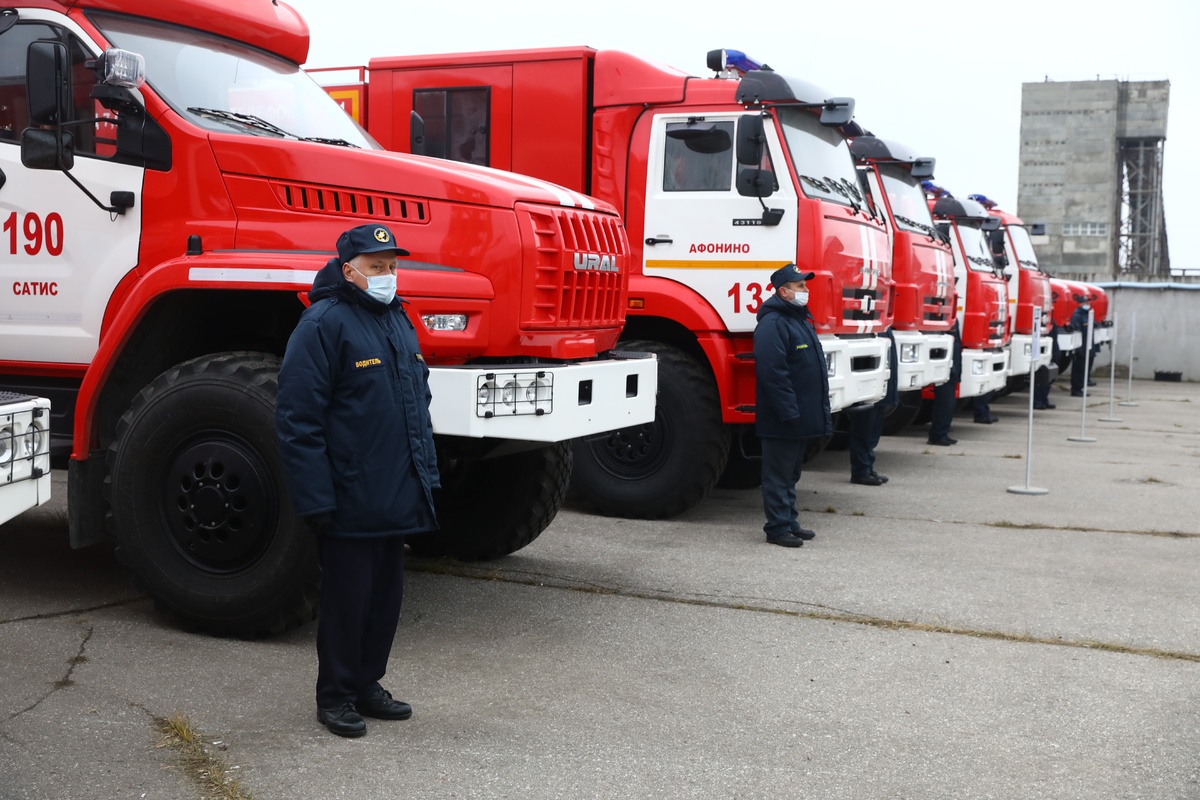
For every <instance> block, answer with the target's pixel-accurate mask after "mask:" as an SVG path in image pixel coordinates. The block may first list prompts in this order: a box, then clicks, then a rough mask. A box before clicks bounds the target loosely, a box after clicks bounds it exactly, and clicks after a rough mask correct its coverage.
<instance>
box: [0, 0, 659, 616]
mask: <svg viewBox="0 0 1200 800" xmlns="http://www.w3.org/2000/svg"><path fill="white" fill-rule="evenodd" d="M308 45H309V34H308V28H307V26H306V25H305V23H304V22H303V20H302V19H301V18H300V17H299V16H298V15H297V14H296V12H295V11H294V10H293V9H292V8H290V7H289V6H288V5H287V4H286V3H284V2H281V1H280V0H171V2H165V3H157V4H154V3H147V2H144V0H69V1H68V0H63V1H62V2H58V1H57V0H19V1H18V4H17V5H15V6H10V7H9V8H7V9H5V10H3V11H0V70H2V72H0V216H2V218H3V220H4V223H3V233H4V236H3V239H0V242H2V244H0V246H2V247H4V248H5V256H4V259H3V261H2V263H0V272H2V274H3V281H2V282H0V325H3V327H4V330H3V334H4V335H3V336H0V377H2V381H0V382H2V383H3V385H4V386H5V388H9V389H18V390H23V391H26V392H29V393H31V394H38V395H45V396H46V397H49V398H50V399H51V400H52V401H53V403H54V412H55V413H54V416H53V421H52V425H51V430H50V436H51V446H52V447H53V448H54V451H55V453H57V454H58V456H59V457H61V458H64V459H65V457H66V456H67V455H69V474H68V491H69V509H70V511H69V516H70V536H71V543H72V544H73V545H75V546H82V545H85V544H89V543H92V542H96V541H98V540H100V539H101V538H102V537H104V536H105V535H107V534H111V535H113V536H115V537H116V540H117V543H118V555H119V556H120V558H121V559H122V560H123V561H124V562H125V563H126V564H128V565H129V566H130V567H131V568H132V569H133V571H134V573H135V574H136V576H137V577H138V578H139V580H140V582H141V583H142V585H143V586H145V587H146V588H147V589H148V590H149V592H150V593H151V594H152V595H153V596H154V597H155V599H156V600H157V601H158V602H159V604H161V605H162V606H164V607H166V608H168V609H170V610H172V611H174V612H176V613H177V614H179V615H180V616H182V617H183V618H184V619H186V620H187V621H189V622H190V623H191V624H193V625H196V626H199V627H202V628H205V629H208V630H213V631H218V632H230V633H236V634H240V635H256V634H260V633H268V632H273V631H278V630H281V629H283V628H285V627H287V626H290V625H292V624H296V623H298V622H302V621H304V620H306V619H310V618H311V617H312V616H313V614H314V609H315V605H314V600H315V597H316V593H317V568H316V560H315V557H314V550H315V543H314V541H313V539H312V537H311V536H310V535H309V534H308V533H307V532H306V531H305V530H304V529H303V526H302V525H300V524H299V522H298V520H297V518H296V517H295V514H294V512H293V511H292V509H291V506H290V502H289V500H288V497H287V493H286V490H285V488H284V484H283V481H282V479H281V469H280V464H279V457H278V454H277V451H276V446H275V433H274V424H273V409H274V398H275V390H276V374H277V370H278V367H279V362H280V356H281V354H282V353H283V351H284V347H285V345H286V343H287V340H288V337H289V335H290V333H291V331H292V329H293V328H294V326H295V323H296V321H297V319H298V318H299V316H300V313H301V312H302V311H303V309H304V307H305V302H306V299H307V292H308V290H309V288H310V287H311V284H312V280H313V277H314V275H315V274H316V271H317V270H318V269H319V268H320V267H321V266H322V265H323V264H324V263H325V262H326V260H327V259H328V258H329V257H330V256H331V255H332V254H333V244H334V242H335V241H336V239H337V236H338V234H339V233H340V232H341V231H343V230H345V229H347V228H350V227H352V226H355V225H359V224H363V223H369V222H379V223H381V224H386V225H388V226H389V227H390V228H391V229H392V230H393V231H394V232H395V234H396V236H397V239H398V242H399V244H400V245H401V246H402V247H404V248H406V249H407V250H409V251H410V252H411V254H412V255H411V257H410V258H406V259H402V262H401V265H400V266H401V271H400V276H399V291H400V294H402V295H403V296H404V297H405V299H406V300H407V301H408V303H409V305H408V314H409V316H410V318H411V319H412V320H413V322H414V324H416V326H417V328H418V336H419V339H420V341H421V347H422V351H423V353H424V355H425V357H426V360H427V361H428V362H429V363H430V364H431V366H432V367H433V369H432V372H433V374H432V376H431V379H430V380H431V385H432V390H433V395H434V401H433V408H432V413H433V426H434V431H435V434H436V435H437V442H438V449H439V459H438V460H439V466H440V468H441V473H442V476H441V482H442V485H443V489H442V491H441V492H440V494H439V496H438V497H437V505H438V514H439V518H440V522H441V526H442V529H443V532H442V533H441V534H440V535H436V536H430V537H423V538H421V539H419V540H418V539H415V538H414V539H413V540H412V546H413V547H414V548H417V549H418V550H420V551H422V552H434V553H446V554H450V555H454V556H458V557H460V558H488V557H495V556H500V555H504V554H506V553H509V552H512V551H514V550H516V549H518V548H520V547H522V546H524V545H525V544H527V543H528V542H529V541H531V540H532V539H533V538H534V537H535V536H537V535H538V534H539V533H540V532H541V531H542V530H543V529H544V528H545V527H546V526H547V525H548V524H549V522H550V521H551V520H552V519H553V518H554V516H555V514H556V513H557V511H558V509H559V507H560V504H561V503H562V501H563V498H564V496H565V492H566V488H567V485H568V481H569V475H570V466H571V449H570V444H569V442H570V440H572V439H574V438H576V437H581V436H588V435H594V434H598V433H601V432H604V431H609V430H612V429H615V428H622V427H628V426H630V425H642V424H649V423H650V421H651V420H652V419H653V410H654V396H655V391H656V386H655V381H656V373H655V364H654V359H653V358H651V357H649V356H646V357H637V356H636V355H633V354H617V356H619V357H607V358H599V359H598V358H597V356H600V355H601V354H604V353H606V352H607V351H610V350H611V349H612V348H613V347H614V346H615V345H616V343H617V339H618V336H619V335H620V332H621V328H622V325H623V323H624V319H625V308H626V306H627V303H628V279H627V267H628V265H629V262H630V258H631V253H630V249H629V245H628V241H627V237H626V234H625V232H624V229H623V227H622V225H621V221H620V219H619V216H618V214H617V212H616V209H614V208H613V206H612V205H611V204H609V203H606V202H604V201H599V200H593V199H592V198H589V197H586V196H584V195H582V194H580V193H578V192H575V191H572V190H569V189H563V188H560V187H556V186H552V185H550V184H547V183H545V182H543V181H539V180H535V179H532V178H517V177H514V176H511V175H508V174H506V173H502V172H499V171H496V170H489V169H485V168H482V167H475V166H470V165H465V164H451V163H449V162H446V161H442V160H435V159H427V158H416V157H412V156H407V155H402V154H397V153H388V152H385V151H384V150H383V149H382V148H381V147H380V146H379V145H378V144H377V143H376V142H375V141H373V140H372V139H371V138H370V137H369V136H368V135H366V134H365V133H364V132H363V131H362V129H361V128H360V127H359V126H357V125H355V124H354V123H353V122H352V121H351V120H350V119H348V118H347V117H346V115H345V114H343V113H342V112H341V110H340V109H339V108H338V106H337V105H336V104H335V103H334V102H333V101H332V100H331V99H330V97H329V95H328V94H326V93H325V92H324V91H323V90H322V89H321V88H320V87H319V86H317V84H316V83H315V82H313V80H312V79H311V78H310V77H309V76H308V75H307V74H305V73H304V72H303V71H302V70H301V69H300V66H299V65H300V64H301V63H303V62H304V61H305V59H306V58H307V54H308Z"/></svg>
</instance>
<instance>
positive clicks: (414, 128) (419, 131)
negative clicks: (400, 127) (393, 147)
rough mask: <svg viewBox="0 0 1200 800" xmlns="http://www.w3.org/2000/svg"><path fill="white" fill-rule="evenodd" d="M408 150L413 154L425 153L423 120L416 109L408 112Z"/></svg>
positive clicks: (421, 154)
mask: <svg viewBox="0 0 1200 800" xmlns="http://www.w3.org/2000/svg"><path fill="white" fill-rule="evenodd" d="M408 152H410V153H412V154H413V155H415V156H423V155H425V120H423V119H421V115H420V114H418V113H417V112H416V111H410V112H409V114H408Z"/></svg>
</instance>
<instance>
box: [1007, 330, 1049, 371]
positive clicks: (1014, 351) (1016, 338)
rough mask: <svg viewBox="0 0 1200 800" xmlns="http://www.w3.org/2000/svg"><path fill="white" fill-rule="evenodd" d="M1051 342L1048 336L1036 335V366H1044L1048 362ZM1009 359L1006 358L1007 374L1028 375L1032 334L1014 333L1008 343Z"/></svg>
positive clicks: (1031, 351) (1031, 352)
mask: <svg viewBox="0 0 1200 800" xmlns="http://www.w3.org/2000/svg"><path fill="white" fill-rule="evenodd" d="M1051 347H1052V343H1051V341H1050V337H1049V336H1039V337H1038V353H1037V363H1036V364H1035V365H1033V366H1034V367H1035V368H1036V367H1045V366H1048V365H1049V364H1050V353H1051ZM1008 349H1009V354H1010V355H1009V359H1008V374H1009V375H1011V376H1013V377H1019V376H1022V375H1028V374H1029V370H1030V363H1029V362H1030V360H1031V359H1032V357H1033V335H1032V334H1027V333H1014V334H1013V337H1012V340H1011V341H1010V342H1009V343H1008Z"/></svg>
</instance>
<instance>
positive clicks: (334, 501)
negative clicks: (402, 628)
mask: <svg viewBox="0 0 1200 800" xmlns="http://www.w3.org/2000/svg"><path fill="white" fill-rule="evenodd" d="M337 252H338V254H337V257H336V258H332V259H330V260H329V262H328V263H327V264H326V265H325V266H324V267H323V268H322V269H321V270H320V271H319V272H318V273H317V276H316V279H315V280H314V281H313V288H312V291H310V292H309V295H308V296H309V299H310V300H311V301H312V305H311V306H310V307H309V308H308V309H306V310H305V312H304V313H303V315H302V316H301V317H300V322H299V324H298V325H297V326H296V330H295V331H294V332H293V333H292V337H291V339H290V340H289V341H288V346H287V351H286V353H285V355H284V357H283V365H282V367H281V368H280V371H279V395H278V399H277V401H276V417H275V422H276V430H277V432H278V435H279V449H280V454H281V456H282V458H283V463H284V469H285V472H286V475H287V482H288V487H289V489H290V491H291V497H292V506H293V508H294V509H295V511H296V513H297V514H298V515H299V516H300V517H301V518H303V519H304V520H305V522H306V523H307V524H308V527H309V528H310V529H311V530H312V532H313V534H314V535H315V536H316V537H317V549H318V554H319V558H320V564H321V608H320V621H319V622H318V625H317V660H318V668H317V692H316V694H317V718H318V720H319V721H320V722H321V723H322V724H324V725H325V726H326V727H327V728H329V730H330V731H332V732H333V733H335V734H337V735H339V736H361V735H362V734H364V733H366V722H365V720H364V719H363V717H364V716H368V717H375V718H379V719H407V718H408V717H410V716H411V715H412V708H411V707H410V706H409V705H408V704H407V703H404V702H401V701H399V700H395V699H393V698H392V696H391V694H390V693H389V692H388V691H387V690H385V689H384V688H383V687H382V686H381V685H380V683H379V681H380V679H381V678H382V677H383V675H384V673H385V672H386V671H387V663H388V657H389V655H390V653H391V649H392V640H393V638H394V637H395V634H396V625H397V623H398V621H399V618H400V606H401V602H402V600H403V597H404V537H405V536H406V535H409V534H418V533H427V532H430V531H433V530H435V529H436V528H437V520H436V518H435V516H434V505H433V490H434V489H435V488H438V472H437V460H436V457H435V455H434V445H433V428H432V424H431V422H430V416H429V403H430V401H431V395H430V391H429V381H428V378H429V370H428V368H427V367H426V366H425V361H424V359H423V358H422V357H421V352H420V349H419V346H418V344H417V337H416V332H415V330H414V328H413V325H412V323H411V322H410V321H409V319H408V315H407V314H406V313H405V311H404V307H403V305H402V302H403V301H401V299H400V298H398V297H397V296H396V258H397V256H407V255H408V252H407V251H406V250H402V249H401V248H400V247H398V246H397V244H396V241H395V239H394V237H393V236H392V233H391V231H390V230H388V229H387V228H386V227H384V226H382V225H362V226H359V227H357V228H352V229H350V230H348V231H346V232H345V233H343V234H342V235H341V236H340V237H339V238H338V241H337Z"/></svg>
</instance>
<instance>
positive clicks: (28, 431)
mask: <svg viewBox="0 0 1200 800" xmlns="http://www.w3.org/2000/svg"><path fill="white" fill-rule="evenodd" d="M49 499H50V401H49V400H47V399H46V398H44V397H31V396H29V395H22V394H15V393H13V392H0V523H2V522H8V521H9V520H10V519H12V518H13V517H15V516H17V515H18V514H20V513H21V512H23V511H28V510H29V509H31V508H33V507H34V506H40V505H42V504H43V503H45V502H47V501H48V500H49Z"/></svg>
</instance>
